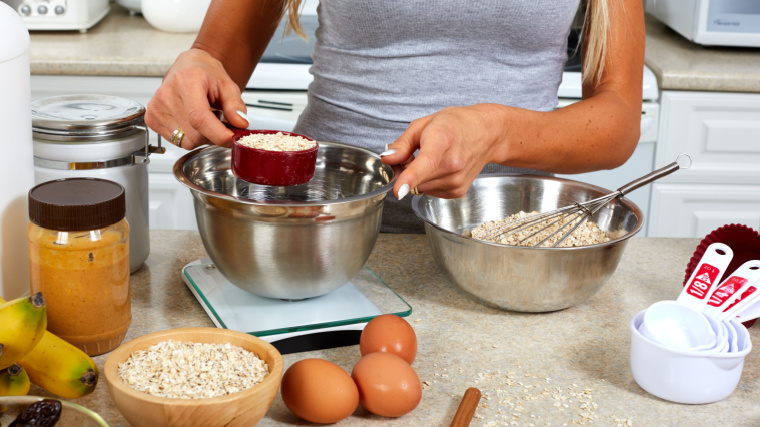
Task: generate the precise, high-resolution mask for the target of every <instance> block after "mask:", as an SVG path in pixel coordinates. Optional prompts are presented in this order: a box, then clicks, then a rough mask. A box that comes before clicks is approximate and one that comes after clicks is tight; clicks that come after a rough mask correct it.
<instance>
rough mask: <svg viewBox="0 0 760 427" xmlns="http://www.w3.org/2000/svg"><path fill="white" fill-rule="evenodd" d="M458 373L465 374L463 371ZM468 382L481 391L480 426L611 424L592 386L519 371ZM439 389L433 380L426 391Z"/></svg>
mask: <svg viewBox="0 0 760 427" xmlns="http://www.w3.org/2000/svg"><path fill="white" fill-rule="evenodd" d="M519 368H520V367H518V369H519ZM444 370H445V369H444ZM459 372H460V373H463V372H462V370H461V369H460V370H459ZM436 376H438V374H436ZM468 382H472V383H474V384H476V387H478V388H479V389H480V391H481V400H480V402H479V403H478V406H477V409H476V412H475V415H474V418H475V419H477V420H479V421H480V422H479V423H478V425H482V426H488V427H497V426H515V425H517V426H539V425H547V426H550V425H561V426H570V425H595V424H600V425H610V424H609V423H608V422H606V420H603V418H602V416H606V415H607V414H605V413H602V414H599V412H600V411H602V412H604V410H603V409H600V408H599V405H597V403H596V402H594V391H593V390H592V389H591V388H589V387H584V386H581V385H578V384H575V383H571V384H569V385H564V386H562V385H558V384H556V383H557V382H558V381H557V379H556V378H549V377H547V376H545V375H542V376H537V375H533V374H530V373H527V374H522V373H519V372H518V371H509V372H506V373H505V372H502V371H485V372H480V373H477V374H475V377H474V378H471V379H470V380H469V381H468ZM601 382H604V380H602V381H601ZM439 386H440V385H439V384H436V382H435V381H433V384H427V387H426V388H434V387H439ZM449 396H450V397H451V398H452V399H453V400H455V401H457V400H459V399H461V397H462V396H461V394H460V393H458V392H454V393H452V394H450V395H449ZM610 419H611V420H612V421H613V422H614V424H613V425H614V426H615V427H632V426H633V420H632V419H631V418H630V417H629V418H620V417H618V416H615V415H610Z"/></svg>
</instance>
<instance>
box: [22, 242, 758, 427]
mask: <svg viewBox="0 0 760 427" xmlns="http://www.w3.org/2000/svg"><path fill="white" fill-rule="evenodd" d="M150 237H151V254H150V256H149V257H148V259H147V261H146V263H145V265H144V266H143V268H141V269H140V270H139V271H137V272H136V273H135V274H133V275H132V280H131V288H132V312H133V320H132V325H131V327H130V329H129V332H128V334H127V337H126V340H130V339H132V338H135V337H137V336H140V335H143V334H146V333H149V332H153V331H158V330H164V329H168V328H177V327H187V326H213V324H212V322H211V320H210V319H209V317H208V316H207V315H206V313H205V312H204V311H203V309H202V308H201V306H200V304H199V303H198V302H197V300H196V299H195V297H194V296H193V294H192V293H191V292H190V290H189V289H188V288H187V286H186V285H185V283H184V282H183V280H182V278H181V276H180V272H181V269H182V267H183V266H185V265H186V264H188V263H189V262H192V261H195V260H197V259H200V258H203V257H205V256H206V254H205V251H204V249H203V246H202V243H201V240H200V237H199V236H198V234H197V233H195V232H191V231H169V230H162V231H157V230H152V231H151V235H150ZM698 243H699V239H654V238H633V239H631V241H630V243H629V245H628V247H627V248H626V250H625V253H624V255H623V258H622V260H621V262H620V264H619V266H618V268H617V270H616V272H615V273H614V274H613V276H612V277H611V279H610V280H609V281H608V283H607V284H606V285H605V286H604V287H603V288H602V290H601V291H600V292H599V293H597V294H596V295H594V296H592V297H591V298H589V299H588V300H587V301H585V302H583V303H581V304H578V305H577V306H575V307H571V308H569V309H566V310H562V311H558V312H553V313H543V314H522V313H514V312H506V311H500V310H497V309H493V308H489V307H486V306H483V305H481V304H479V303H477V302H474V301H472V300H470V299H469V298H467V297H466V296H464V295H463V294H462V293H461V292H460V291H459V290H458V289H457V288H455V287H454V286H453V285H451V284H449V282H448V281H447V280H446V279H445V278H444V276H443V275H442V274H441V273H440V271H439V270H438V268H437V266H436V265H435V263H434V261H433V258H432V255H431V252H430V249H429V246H428V243H427V240H426V238H425V236H424V235H391V234H381V235H380V237H379V239H378V241H377V244H376V246H375V248H374V250H373V252H372V255H371V256H370V258H369V261H368V262H367V265H368V266H369V267H370V268H371V269H372V270H373V271H375V272H376V273H377V274H378V276H379V277H381V278H382V279H383V280H384V281H385V283H386V284H387V285H388V286H390V287H391V288H392V289H394V290H395V291H396V292H397V293H398V294H399V295H400V296H401V297H402V298H403V299H404V300H406V301H407V302H408V303H409V304H410V305H411V306H412V308H413V311H412V314H411V315H410V316H409V317H407V320H408V321H409V322H410V323H411V324H412V325H413V327H414V329H415V331H416V334H417V337H418V341H419V352H418V355H417V359H416V360H415V362H414V368H415V370H416V372H417V373H418V375H419V377H420V380H421V381H423V382H425V383H426V386H425V389H424V390H423V396H422V402H421V403H420V405H419V406H418V407H417V409H415V410H414V411H413V412H412V413H410V414H407V415H405V416H403V417H401V418H398V419H387V418H381V417H378V416H374V415H372V414H370V413H368V412H366V411H364V410H363V409H361V408H359V409H357V410H356V412H355V413H354V414H353V415H352V416H351V417H349V418H348V419H346V420H344V421H342V422H340V423H338V425H352V426H381V425H383V426H385V425H387V426H391V425H393V426H444V425H446V426H447V425H449V424H450V422H451V420H452V418H453V416H454V413H455V412H456V409H457V407H458V405H459V401H460V399H461V396H462V394H463V393H464V391H465V390H466V389H467V388H468V387H478V388H479V389H480V390H481V392H482V393H483V398H482V400H481V406H480V407H479V408H478V410H477V412H476V418H475V419H474V420H473V423H472V425H473V426H500V425H518V426H548V425H551V426H563V425H568V426H570V425H575V424H577V423H581V424H582V423H587V424H591V421H593V424H592V425H597V426H616V425H619V423H623V422H626V421H627V420H630V421H631V422H632V424H633V425H635V426H654V425H682V426H694V425H722V426H757V425H760V406H758V405H757V395H758V392H759V391H760V352H758V351H752V352H750V353H749V355H748V356H747V357H746V359H745V364H744V371H743V374H742V378H741V381H740V383H739V386H738V387H737V389H736V390H735V391H734V392H733V394H731V395H730V396H729V397H728V398H727V399H725V400H723V401H721V402H717V403H713V404H708V405H696V406H691V405H681V404H675V403H671V402H667V401H664V400H661V399H659V398H657V397H654V396H652V395H650V394H648V393H647V392H645V391H644V390H642V389H641V388H640V387H639V386H638V385H637V384H636V383H635V381H634V380H633V377H632V376H631V370H630V365H629V360H628V359H629V346H630V330H629V322H630V319H631V317H632V316H633V315H634V314H636V313H637V312H638V311H640V310H642V309H644V308H646V307H648V306H649V305H650V304H652V303H654V302H656V301H659V300H663V299H674V298H675V297H677V295H678V293H679V292H680V289H681V286H680V284H681V283H682V282H683V279H684V273H685V268H686V265H687V263H688V261H689V259H690V258H691V255H692V253H693V251H694V249H695V248H696V246H697V244H698ZM750 333H751V336H752V340H753V341H755V342H758V339H760V330H759V329H758V327H753V328H750ZM107 357H108V355H107V354H106V355H101V356H97V357H96V358H95V360H96V362H97V364H98V367H99V368H101V370H102V368H103V365H104V363H105V360H106V358H107ZM308 357H319V358H323V359H327V360H330V361H333V362H335V363H337V364H338V365H340V366H341V367H343V368H344V369H345V370H346V371H347V372H350V371H351V369H352V368H353V365H354V363H356V361H357V360H358V359H359V357H360V354H359V349H358V346H348V347H340V348H333V349H329V350H320V351H313V352H306V353H296V354H289V355H285V356H284V361H285V368H286V369H287V368H288V367H289V366H290V365H291V364H292V363H294V362H295V361H297V360H300V359H303V358H308ZM506 375H510V376H511V377H512V378H511V383H512V385H509V384H508V378H507V377H506ZM545 389H550V390H551V391H552V393H551V394H550V393H546V394H542V393H545ZM31 394H45V393H44V392H43V391H41V390H40V389H39V388H37V387H36V386H34V388H33V390H32V391H31ZM552 394H558V395H561V396H563V397H565V398H566V400H564V401H562V403H563V404H562V405H560V406H555V403H556V402H557V401H556V400H555V399H554V398H553V397H552ZM75 402H77V403H79V404H82V405H84V406H87V407H89V408H90V409H93V410H95V411H97V412H98V413H100V414H101V415H102V416H103V417H105V419H106V420H107V421H108V422H109V423H110V424H111V425H112V426H125V425H127V424H126V422H125V420H124V419H123V418H122V417H121V415H120V414H119V412H118V410H117V409H116V408H115V407H114V405H113V404H112V402H111V399H110V396H109V394H108V390H107V387H106V385H105V379H104V378H103V377H101V382H100V383H99V384H98V386H97V388H96V390H95V392H94V393H93V394H91V395H89V396H86V397H83V398H81V399H77V400H75ZM564 405H567V406H564ZM514 414H517V415H514ZM584 417H585V418H584ZM513 421H515V424H511V423H512V422H513ZM304 424H305V422H303V421H302V420H300V419H298V418H296V417H295V416H294V415H292V414H291V413H290V412H289V411H288V410H287V408H286V407H285V405H284V403H283V402H282V399H281V398H280V396H279V395H278V397H277V398H276V399H275V401H274V404H273V406H272V407H271V408H270V410H269V412H268V413H267V415H266V416H265V418H264V419H263V420H262V422H261V423H260V425H263V426H271V425H304ZM623 425H625V424H623Z"/></svg>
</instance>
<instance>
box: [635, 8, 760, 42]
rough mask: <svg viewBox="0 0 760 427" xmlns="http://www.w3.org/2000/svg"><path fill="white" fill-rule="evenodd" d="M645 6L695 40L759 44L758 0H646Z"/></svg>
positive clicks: (688, 37) (667, 23)
mask: <svg viewBox="0 0 760 427" xmlns="http://www.w3.org/2000/svg"><path fill="white" fill-rule="evenodd" d="M645 10H646V11H647V12H648V13H649V14H651V15H652V16H654V17H656V18H657V19H659V20H660V21H662V22H663V23H665V25H667V26H669V27H670V28H672V29H673V30H675V31H676V32H677V33H679V34H681V35H682V36H684V37H686V38H687V39H689V40H691V41H693V42H694V43H699V44H703V45H714V46H742V47H760V2H759V1H757V0H646V3H645Z"/></svg>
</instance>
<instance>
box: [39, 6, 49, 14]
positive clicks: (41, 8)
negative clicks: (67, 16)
mask: <svg viewBox="0 0 760 427" xmlns="http://www.w3.org/2000/svg"><path fill="white" fill-rule="evenodd" d="M37 13H39V14H40V15H47V13H48V8H47V6H45V5H40V6H38V7H37Z"/></svg>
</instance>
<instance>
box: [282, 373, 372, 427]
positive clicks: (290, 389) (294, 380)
mask: <svg viewBox="0 0 760 427" xmlns="http://www.w3.org/2000/svg"><path fill="white" fill-rule="evenodd" d="M280 393H281V394H282V400H283V401H284V402H285V406H287V407H288V409H290V411H291V412H293V413H294V414H295V415H297V416H299V417H301V418H303V419H304V420H306V421H310V422H312V423H320V424H331V423H335V422H338V421H340V420H342V419H344V418H347V417H348V416H349V415H351V414H353V413H354V411H355V410H356V407H357V406H358V405H359V391H358V389H357V388H356V384H355V383H354V380H353V379H352V378H351V376H350V375H348V373H347V372H346V371H344V370H343V368H341V367H340V366H338V365H336V364H334V363H332V362H328V361H327V360H323V359H304V360H300V361H298V362H296V363H294V364H293V365H291V366H290V368H288V370H287V371H285V374H284V375H283V376H282V385H281V389H280Z"/></svg>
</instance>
